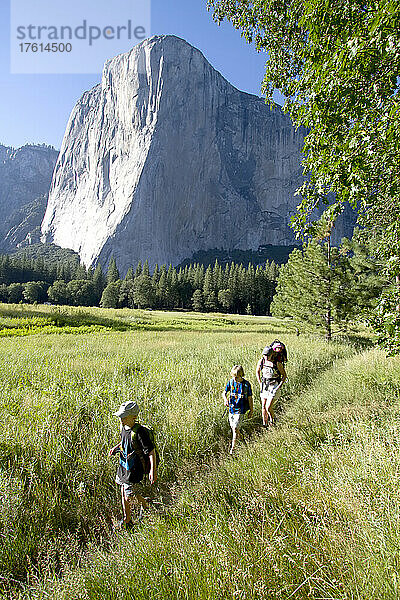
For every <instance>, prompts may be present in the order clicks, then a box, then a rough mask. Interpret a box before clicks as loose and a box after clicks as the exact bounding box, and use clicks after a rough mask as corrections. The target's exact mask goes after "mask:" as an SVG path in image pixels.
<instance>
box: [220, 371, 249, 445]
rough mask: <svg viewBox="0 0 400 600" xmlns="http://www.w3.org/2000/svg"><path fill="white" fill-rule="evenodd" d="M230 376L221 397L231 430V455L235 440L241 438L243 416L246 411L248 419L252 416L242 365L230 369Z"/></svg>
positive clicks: (247, 384)
mask: <svg viewBox="0 0 400 600" xmlns="http://www.w3.org/2000/svg"><path fill="white" fill-rule="evenodd" d="M231 375H232V379H230V380H229V381H228V383H227V384H226V386H225V390H224V392H223V393H222V397H223V399H224V404H225V406H228V407H229V425H230V426H231V429H232V445H231V449H230V454H233V449H234V447H235V442H236V439H237V438H241V437H242V435H241V433H240V427H241V425H242V422H243V419H244V415H245V414H246V412H247V411H249V417H251V416H252V415H253V393H252V390H251V385H250V383H249V382H248V381H247V380H246V379H244V370H243V367H242V365H235V366H234V367H233V368H232V371H231ZM228 394H229V397H228Z"/></svg>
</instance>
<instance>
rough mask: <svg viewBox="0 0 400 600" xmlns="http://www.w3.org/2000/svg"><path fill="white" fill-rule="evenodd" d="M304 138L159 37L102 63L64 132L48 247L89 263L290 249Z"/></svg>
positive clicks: (199, 59) (46, 228)
mask: <svg viewBox="0 0 400 600" xmlns="http://www.w3.org/2000/svg"><path fill="white" fill-rule="evenodd" d="M303 135H304V133H303V132H302V131H296V130H295V129H294V128H293V127H292V125H291V122H290V120H289V119H288V118H287V117H286V116H285V115H284V114H283V113H282V111H281V110H280V109H278V108H277V109H274V110H271V109H270V108H269V107H268V106H267V105H266V104H265V102H264V101H263V100H262V99H261V98H258V97H256V96H252V95H249V94H246V93H244V92H240V91H239V90H237V89H236V88H234V87H233V86H232V85H231V84H230V83H228V81H226V80H225V79H224V77H223V76H222V75H221V74H220V73H218V72H217V71H216V70H215V69H214V68H213V67H212V66H211V65H210V64H209V63H208V61H207V60H206V59H205V57H204V56H203V54H202V53H201V52H200V51H199V50H197V49H195V48H194V47H192V46H191V45H190V44H188V43H187V42H185V41H184V40H182V39H180V38H177V37H174V36H155V37H153V38H150V39H148V40H145V41H144V42H142V43H141V44H140V45H138V46H136V47H135V48H133V49H132V50H131V51H130V52H128V53H126V54H121V55H119V56H116V57H115V58H113V59H111V60H110V61H108V62H107V63H106V64H105V67H104V70H103V76H102V80H101V83H100V84H99V85H97V86H96V87H94V88H93V89H92V90H90V91H88V92H86V93H84V94H83V96H82V97H81V99H80V100H79V101H78V103H77V104H76V106H75V108H74V110H73V112H72V114H71V116H70V119H69V122H68V125H67V129H66V132H65V136H64V140H63V143H62V147H61V151H60V155H59V159H58V161H57V164H56V167H55V171H54V177H53V181H52V185H51V189H50V193H49V200H48V205H47V210H46V214H45V217H44V220H43V223H42V241H47V242H53V243H55V244H58V245H60V246H62V247H65V248H71V249H73V250H75V251H76V252H78V253H79V255H80V257H81V259H82V261H83V262H84V263H85V264H86V265H91V264H95V263H97V262H98V261H100V262H101V263H102V264H106V263H107V262H108V260H109V258H110V256H111V255H114V257H115V258H116V260H117V264H118V266H119V268H120V270H121V272H122V273H123V272H125V271H126V269H127V268H128V266H130V265H134V264H135V263H137V261H138V260H142V261H144V260H146V259H148V260H149V263H150V264H151V265H153V264H155V263H157V262H158V263H174V264H177V263H179V262H181V261H182V260H184V259H185V258H189V257H191V256H192V255H193V254H194V253H195V252H198V251H201V250H207V249H210V248H224V249H243V250H257V249H258V248H259V247H260V246H263V245H265V244H274V245H275V244H279V245H281V244H283V245H289V244H292V243H293V241H294V240H293V234H292V232H291V230H290V229H289V227H288V221H289V218H290V215H291V214H292V213H293V212H294V210H295V207H296V205H297V204H298V201H299V200H298V198H295V197H294V195H293V194H294V191H295V190H296V188H297V187H298V186H299V184H300V182H301V172H302V169H301V165H300V161H301V147H302V142H303Z"/></svg>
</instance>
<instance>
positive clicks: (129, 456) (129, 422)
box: [109, 401, 157, 528]
mask: <svg viewBox="0 0 400 600" xmlns="http://www.w3.org/2000/svg"><path fill="white" fill-rule="evenodd" d="M139 410H140V409H139V406H138V405H137V403H136V402H131V401H128V402H124V403H123V404H121V406H120V407H119V409H118V410H117V412H115V413H114V415H115V416H116V417H119V418H120V419H121V428H120V430H121V441H120V442H119V443H118V444H117V445H116V446H114V447H113V448H111V450H110V451H109V456H113V455H114V454H117V453H118V452H119V465H118V469H117V474H116V478H115V481H116V483H117V484H118V485H120V486H121V500H122V511H123V519H122V521H121V522H120V526H121V527H125V528H126V527H127V526H129V525H130V524H131V522H132V521H131V520H132V508H133V506H135V507H138V508H139V515H140V516H141V514H142V512H143V510H144V509H145V508H148V503H147V502H146V500H145V499H144V498H143V497H142V496H141V495H140V493H139V491H140V485H139V484H140V482H141V481H142V479H143V477H144V475H145V473H146V472H148V475H149V480H150V483H154V482H155V481H156V479H157V461H156V451H155V446H154V444H153V442H152V440H151V439H150V435H149V430H148V429H147V428H146V427H143V426H142V425H139V424H138V423H136V420H137V417H138V414H139Z"/></svg>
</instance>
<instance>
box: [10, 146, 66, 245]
mask: <svg viewBox="0 0 400 600" xmlns="http://www.w3.org/2000/svg"><path fill="white" fill-rule="evenodd" d="M57 157H58V152H57V151H56V150H55V149H54V148H52V147H50V146H45V145H42V146H35V145H26V146H23V147H22V148H18V149H14V148H8V147H6V146H1V145H0V250H1V251H3V252H7V251H10V250H13V249H15V248H16V246H17V245H19V244H20V243H23V242H24V240H25V239H26V241H27V243H29V241H33V237H36V240H35V241H39V237H40V236H39V230H38V226H40V224H41V221H42V219H43V216H44V213H45V210H46V205H47V194H48V191H49V188H50V183H51V179H52V176H53V170H54V166H55V164H56V161H57ZM22 223H23V226H22V227H20V225H21V224H22Z"/></svg>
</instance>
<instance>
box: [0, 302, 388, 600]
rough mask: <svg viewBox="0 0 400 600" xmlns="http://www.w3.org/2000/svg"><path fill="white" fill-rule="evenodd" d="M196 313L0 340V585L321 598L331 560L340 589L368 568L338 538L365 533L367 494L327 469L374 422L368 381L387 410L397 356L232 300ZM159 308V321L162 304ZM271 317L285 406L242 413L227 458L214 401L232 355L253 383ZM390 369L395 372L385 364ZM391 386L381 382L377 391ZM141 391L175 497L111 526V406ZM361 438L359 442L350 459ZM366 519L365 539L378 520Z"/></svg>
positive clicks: (140, 594)
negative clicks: (243, 313)
mask: <svg viewBox="0 0 400 600" xmlns="http://www.w3.org/2000/svg"><path fill="white" fill-rule="evenodd" d="M120 317H121V315H119V314H118V315H117V319H120ZM132 317H133V318H136V317H135V316H134V313H132V312H131V314H130V315H129V314H127V318H132ZM107 318H110V319H112V318H114V315H112V314H111V316H109V317H107ZM185 318H186V317H185V316H184V315H181V316H180V319H181V320H183V321H184V322H185V323H186V326H187V327H188V330H183V331H182V330H179V329H175V328H172V329H169V326H165V323H166V321H171V320H173V317H172V316H169V315H168V316H165V317H164V318H163V319H161V320H163V325H164V326H165V327H164V330H163V329H162V328H161V327H160V330H159V331H157V332H155V331H152V330H150V331H146V330H134V331H107V332H92V333H90V334H87V333H86V334H81V335H79V336H71V335H43V334H38V335H33V336H28V337H24V338H12V339H11V338H9V339H7V338H5V339H3V340H2V346H1V349H0V355H1V359H2V360H1V362H0V386H1V396H0V397H1V404H0V415H1V418H2V422H3V423H4V426H3V428H2V430H1V432H0V467H1V471H0V474H1V479H0V494H1V498H2V503H1V506H0V535H1V538H2V542H3V544H2V545H1V546H0V567H1V578H2V581H3V582H4V590H5V591H4V593H3V596H2V598H4V599H5V598H7V599H9V598H12V597H15V598H28V597H31V598H48V597H54V598H67V597H69V598H70V599H71V598H73V599H75V598H76V599H78V598H85V599H86V598H91V599H92V598H93V599H94V598H96V599H97V598H99V599H100V598H101V599H104V600H107V599H111V598H115V599H117V598H118V599H119V598H126V599H127V600H128V598H129V599H131V598H143V599H144V598H146V599H148V598H193V599H194V598H231V597H234V598H236V597H238V598H241V597H242V598H253V597H254V598H260V597H265V598H273V597H277V598H279V597H282V598H289V597H290V594H292V596H291V597H299V598H300V597H303V595H304V597H306V596H307V594H309V596H308V597H310V594H311V595H312V594H313V593H314V592H313V590H315V594H317V593H318V594H319V596H318V595H315V596H312V597H315V598H317V597H322V596H321V589H322V588H324V589H325V592H324V593H325V594H327V593H328V591H329V590H328V588H327V587H326V586H327V585H328V584H327V583H326V582H327V581H328V580H329V581H330V582H332V581H334V579H335V577H336V579H337V585H336V584H335V585H336V587H334V588H332V589H334V590H335V592H332V594H333V593H335V594H336V596H335V595H330V596H329V595H325V596H324V597H330V598H334V597H340V598H347V597H349V598H353V597H357V594H356V592H355V591H354V590H360V589H362V587H361V584H360V582H359V581H358V579H357V578H358V577H359V576H361V575H360V573H361V567H360V566H359V565H358V564H355V561H354V560H353V558H352V557H351V556H350V555H349V556H347V555H346V552H345V549H343V548H342V547H341V544H342V545H344V547H345V548H346V545H345V541H346V540H347V539H350V540H352V542H353V541H354V539H356V542H357V543H358V541H357V540H358V538H357V535H358V534H359V530H358V529H357V528H356V526H355V524H357V523H358V519H359V522H360V523H365V519H364V512H363V510H364V509H363V510H361V508H360V511H359V512H357V511H355V510H353V512H352V510H351V509H350V508H349V506H348V505H347V504H346V505H345V506H342V502H341V501H340V497H341V495H340V493H339V491H341V490H340V489H339V487H338V486H339V482H337V481H336V480H335V481H336V484H337V487H336V488H335V487H332V478H331V473H336V471H337V464H336V462H335V461H336V459H335V456H336V454H335V453H340V452H341V453H342V454H345V453H346V452H347V450H348V448H355V449H356V447H357V444H358V443H359V439H361V438H362V439H364V437H365V436H364V433H363V432H364V430H363V429H362V428H367V429H368V427H367V425H368V424H369V423H370V419H371V414H370V411H371V402H370V396H371V395H373V396H374V405H373V407H374V410H375V412H374V413H373V414H377V415H378V414H379V415H381V416H380V417H379V419H381V420H382V423H383V422H385V423H386V422H388V421H387V419H389V418H390V414H391V411H392V412H393V410H394V408H393V406H394V404H393V402H392V401H391V402H389V397H390V398H391V399H392V400H393V398H392V396H393V394H392V392H393V393H394V390H397V384H398V382H397V379H396V377H397V375H398V370H400V369H398V370H396V369H397V368H398V365H397V363H396V362H395V361H394V360H391V361H390V362H389V363H388V364H389V365H390V369H389V368H387V364H386V362H385V360H384V359H383V357H382V356H381V355H379V354H374V353H372V354H371V356H373V357H374V359H373V360H374V361H375V363H374V364H372V362H371V360H370V359H367V358H365V359H364V358H361V357H356V358H354V361H356V362H355V363H354V365H355V366H354V365H353V363H352V362H351V359H345V357H348V356H349V355H351V354H354V353H355V352H356V347H354V346H350V345H349V344H347V343H332V344H329V345H327V344H326V343H325V342H323V341H321V340H317V339H312V338H305V337H304V338H303V337H296V336H294V335H293V334H290V333H288V331H287V329H286V328H285V325H284V324H283V325H282V323H279V322H278V321H276V320H272V319H266V318H265V319H259V318H254V319H251V318H247V317H246V318H244V317H243V318H235V317H232V318H230V320H231V321H232V323H231V324H229V323H227V322H226V321H224V327H223V328H222V329H221V330H220V329H216V327H217V326H216V325H215V321H218V320H220V319H223V318H224V317H222V316H213V317H212V318H211V320H210V321H211V322H212V324H210V321H209V322H208V325H207V324H206V325H204V329H205V331H204V330H203V331H200V330H199V325H198V323H197V321H199V320H202V321H203V322H206V318H205V317H204V315H203V316H198V318H196V317H195V318H194V321H195V324H194V325H193V323H191V322H190V319H191V318H192V317H190V318H187V319H186V321H185ZM151 319H154V323H153V324H155V325H156V324H157V316H153V315H151ZM227 320H228V319H227ZM159 325H160V324H159ZM189 327H192V328H193V330H190V329H189ZM207 327H209V328H210V329H209V330H208V331H207ZM279 328H280V331H279ZM277 334H279V336H280V337H281V338H282V339H283V340H284V341H285V343H286V344H287V345H288V347H289V352H290V363H289V365H288V372H289V381H288V383H287V385H286V386H285V393H284V395H283V400H282V405H283V406H285V407H286V414H285V416H284V417H283V416H282V417H281V421H280V426H279V427H278V428H277V429H276V430H275V431H274V432H271V433H268V434H267V435H266V436H264V437H262V435H261V434H257V427H258V422H259V414H256V415H255V417H254V419H253V420H252V421H249V422H248V423H247V428H248V431H249V432H252V435H253V441H252V442H251V444H250V445H249V446H248V447H247V448H242V450H241V451H240V452H239V453H238V456H237V457H236V458H235V459H234V460H233V461H229V460H226V461H225V460H222V462H220V458H218V456H223V454H218V452H223V453H224V452H225V451H226V449H227V447H228V439H229V429H228V426H227V423H226V416H225V415H223V407H222V401H221V390H222V388H223V386H224V384H225V382H226V380H227V378H228V376H229V370H230V368H231V366H232V365H233V364H235V363H237V362H241V363H242V364H243V365H244V368H245V371H246V375H247V377H248V378H249V379H250V381H251V382H252V383H253V384H255V377H254V368H255V365H256V362H257V359H258V358H259V355H260V352H261V350H262V348H263V346H264V345H265V343H266V342H269V341H271V338H273V337H275V335H277ZM346 361H347V362H346ZM357 361H360V362H357ZM363 361H364V362H363ZM396 365H397V366H396ZM359 367H360V368H361V367H362V368H363V375H359V374H358V371H359ZM382 373H384V375H385V377H386V379H385V384H384V387H382V386H380V383H381V382H380V381H379V378H378V379H376V378H377V377H378V374H382ZM346 374H347V375H346ZM342 376H343V377H344V378H345V381H347V383H346V385H345V386H344V387H343V386H342V384H340V385H339V381H341V378H342ZM346 378H347V379H346ZM314 380H315V384H312V382H313V381H314ZM335 382H336V383H335ZM312 385H314V387H310V386H312ZM388 386H389V388H388ZM390 386H391V387H390ZM306 388H308V391H307V393H306V394H305V393H304V390H305V389H306ZM254 389H255V391H256V390H257V388H256V386H255V385H254ZM346 389H347V390H348V391H347V392H346V391H345V390H346ZM386 389H388V390H389V392H388V394H389V396H388V398H387V399H385V401H383V400H382V401H381V400H379V398H380V396H379V394H382V393H383V392H382V390H386ZM364 392H365V394H364ZM375 392H376V393H375ZM385 393H386V391H385ZM357 394H358V395H357ZM376 394H378V395H376ZM396 394H397V392H396ZM131 398H135V399H138V401H139V402H140V403H141V405H142V407H143V410H142V421H143V422H147V423H149V424H152V425H154V427H155V429H156V431H157V437H158V439H159V448H160V451H161V456H162V463H161V468H160V487H161V495H160V496H158V497H156V498H155V499H156V500H157V501H158V502H161V501H164V503H167V506H165V509H164V510H162V511H160V510H159V511H156V512H155V513H154V514H153V515H151V516H149V517H148V518H147V520H146V521H145V522H144V524H143V526H140V527H139V528H138V530H137V531H136V532H135V533H134V534H133V535H131V536H127V535H122V536H116V535H115V534H114V533H113V532H112V528H111V515H112V514H116V515H118V513H119V510H120V509H119V499H118V494H117V491H116V489H115V485H114V484H113V480H114V473H115V461H114V462H113V461H112V460H110V459H108V457H107V449H108V448H109V447H110V445H113V444H114V443H115V441H116V440H117V437H118V427H117V423H116V420H115V418H114V417H113V416H112V410H113V409H115V407H117V406H118V405H119V404H120V403H121V402H123V401H125V400H127V399H131ZM357 398H358V400H357ZM385 398H386V396H385ZM396 398H397V396H396ZM342 404H343V406H345V407H346V408H345V409H344V410H343V411H342V408H341V406H342ZM256 406H257V408H258V405H257V403H256ZM351 406H353V407H355V408H354V410H353V408H349V407H351ZM359 406H362V407H363V408H362V410H361V409H359V408H358V407H359ZM288 407H290V409H289V408H288ZM342 413H343V414H342ZM389 413H390V414H389ZM338 415H339V416H340V418H339V419H338ZM374 418H375V417H374ZM361 426H362V428H361V429H360V431H362V434H361V433H358V434H357V433H356V432H357V431H358V429H357V428H358V427H361ZM371 431H372V430H371ZM370 437H371V439H373V431H372V432H371V436H370ZM382 439H383V438H382ZM383 446H384V444H383ZM356 455H357V452H356V450H354V451H353V454H351V453H350V455H349V456H350V457H351V461H350V462H351V465H352V468H353V469H354V470H357V466H356V465H357V460H356V459H355V458H354V457H355V456H356ZM363 456H364V455H363ZM327 457H329V460H328V458H327ZM374 465H375V463H374ZM344 468H345V463H344V462H343V469H344ZM373 476H374V477H375V475H373ZM348 478H349V476H348ZM350 479H351V478H350ZM368 482H369V479H368ZM317 484H318V485H319V486H320V490H319V495H316V494H315V490H316V489H317ZM385 484H386V482H385ZM368 485H369V483H368ZM368 485H367V484H366V486H367V488H368ZM357 486H358V484H357ZM357 486H356V488H357ZM348 489H349V490H352V489H353V488H352V487H351V482H350V483H349V482H347V483H345V485H344V493H343V494H342V498H343V501H346V502H347V503H348V502H349V499H350V498H351V494H350V493H347V492H348ZM357 489H358V488H357ZM167 491H168V494H169V496H170V498H169V505H168V498H167V497H166V492H167ZM325 497H326V499H325V500H324V498H325ZM330 498H331V499H330ZM334 499H335V502H334ZM171 500H173V502H172V503H171ZM355 504H356V505H357V507H360V505H361V503H360V502H358V504H357V503H355ZM353 508H354V507H353ZM380 518H381V517H380ZM379 526H381V521H379ZM382 527H383V524H382ZM359 529H361V527H359ZM383 530H384V527H383V529H382V532H383ZM371 531H372V533H371V543H372V542H373V541H375V538H374V537H373V535H375V532H374V529H373V527H372V524H371ZM345 534H346V535H345ZM382 535H383V533H382ZM385 535H386V533H385ZM346 536H347V537H346ZM349 536H350V537H349ZM326 540H328V542H329V544H328V546H327V545H326ZM339 542H340V543H339ZM357 543H356V545H355V547H357ZM313 544H314V546H315V548H314V546H313ZM335 544H336V545H335ZM350 546H351V544H350ZM331 552H332V553H333V554H332V556H331ZM335 552H336V553H337V556H336V555H335ZM347 554H348V552H347ZM342 555H343V556H345V557H346V560H348V561H349V562H348V563H346V565H351V566H352V568H353V571H352V573H353V575H352V577H350V576H349V575H348V573H347V575H346V577H345V580H344V579H343V577H342V578H341V579H340V578H338V577H339V576H338V574H337V572H336V571H337V569H336V567H335V564H336V563H335V560H337V561H338V560H339V557H340V556H342ZM335 556H336V559H335V558H334V557H335ZM352 560H353V562H351V561H352ZM374 560H375V559H374ZM331 563H332V564H331ZM361 564H362V565H363V564H364V563H362V562H361ZM376 564H377V565H378V563H376ZM327 565H329V568H328V566H327ZM79 566H80V567H81V568H80V569H79V568H78V567H79ZM364 566H365V565H364ZM380 566H381V565H380ZM289 567H290V568H289ZM347 568H348V567H347V566H346V569H347ZM349 568H350V567H349ZM363 568H364V567H363ZM390 568H391V567H390ZM388 569H389V566H388ZM314 571H315V573H314ZM349 572H350V571H349ZM327 573H328V575H327ZM371 573H372V571H371ZM388 573H389V571H387V572H386V575H387V574H388ZM390 573H391V574H392V571H390ZM332 574H334V575H335V577H333V575H332ZM331 575H332V577H331ZM386 575H385V581H386V579H387V577H386ZM318 578H322V579H318ZM306 580H307V581H306ZM318 581H321V582H322V583H321V585H320V586H319V587H318V585H319V584H318ZM371 581H375V580H374V579H373V575H372V574H371ZM390 581H391V582H392V583H391V584H390V585H392V587H391V588H390V589H391V590H392V591H393V585H394V584H393V581H394V580H393V577H392V578H391V579H390ZM315 582H317V584H318V585H317V584H316V583H315ZM329 585H331V584H329ZM332 585H333V584H332ZM371 585H372V584H371ZM374 585H375V584H374ZM296 586H300V587H299V590H297V591H295V590H296ZM310 586H311V587H310ZM315 586H317V587H315ZM321 586H322V587H321ZM324 586H325V587H324ZM343 586H344V587H343ZM370 589H372V588H370ZM388 589H389V588H388ZM327 590H328V591H327ZM329 593H330V592H329ZM357 593H358V592H357ZM302 594H303V595H302ZM338 594H339V596H338ZM340 594H341V595H340ZM346 594H348V595H346ZM351 594H354V595H351ZM359 597H364V596H362V595H360V594H359ZM369 597H371V594H370V596H369ZM386 597H389V596H386Z"/></svg>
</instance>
